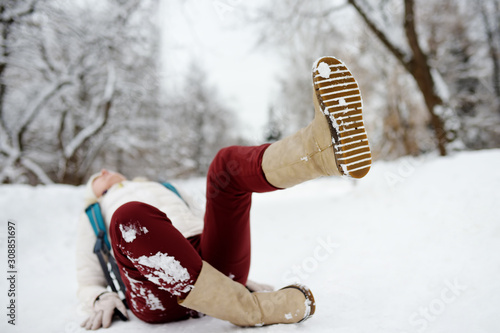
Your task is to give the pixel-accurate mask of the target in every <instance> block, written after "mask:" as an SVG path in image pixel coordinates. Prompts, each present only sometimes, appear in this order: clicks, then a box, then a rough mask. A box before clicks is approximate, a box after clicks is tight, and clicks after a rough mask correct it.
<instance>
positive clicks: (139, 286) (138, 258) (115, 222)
mask: <svg viewBox="0 0 500 333" xmlns="http://www.w3.org/2000/svg"><path fill="white" fill-rule="evenodd" d="M109 231H110V237H111V244H112V247H113V252H114V255H115V258H116V262H117V264H118V267H119V268H120V273H121V276H122V279H123V281H124V283H125V286H126V288H127V292H126V297H127V302H128V305H129V307H130V309H131V310H132V312H133V313H134V314H135V315H136V316H137V317H138V318H140V319H141V320H143V321H146V322H151V323H159V322H169V321H175V320H180V319H184V318H187V317H189V310H188V309H186V308H184V307H181V306H180V305H178V303H177V297H182V298H184V297H186V295H187V294H188V293H189V291H190V290H191V289H192V286H193V284H194V283H195V281H196V279H197V277H198V275H199V273H200V271H201V267H202V260H201V258H200V256H199V254H198V253H197V251H196V250H195V249H194V248H193V246H192V245H191V244H190V242H189V241H188V240H187V239H185V238H184V236H182V234H181V233H180V232H179V231H178V230H177V229H176V228H174V226H173V225H172V223H171V222H170V220H169V219H168V218H167V216H166V215H165V214H164V213H162V212H161V211H160V210H158V209H157V208H155V207H153V206H150V205H147V204H144V203H140V202H129V203H127V204H124V205H123V206H121V207H120V208H119V209H117V210H116V212H115V213H114V214H113V217H112V219H111V224H110V228H109Z"/></svg>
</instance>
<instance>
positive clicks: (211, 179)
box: [201, 144, 277, 284]
mask: <svg viewBox="0 0 500 333" xmlns="http://www.w3.org/2000/svg"><path fill="white" fill-rule="evenodd" d="M268 146H269V145H268V144H266V145H262V146H256V147H243V146H231V147H227V148H224V149H222V150H220V151H219V152H218V154H217V156H216V157H215V158H214V160H213V161H212V164H211V165H210V168H209V170H208V176H207V205H206V211H205V226H204V229H203V233H202V235H201V254H202V257H203V259H204V260H205V261H207V262H208V263H210V264H211V265H212V266H213V267H215V268H216V269H217V270H219V271H220V272H222V273H223V274H225V275H227V276H229V277H231V278H233V279H234V280H235V281H237V282H240V283H242V284H245V283H246V281H247V278H248V272H249V270H250V206H251V204H252V193H253V192H270V191H274V190H277V188H275V187H274V186H272V185H270V184H269V183H268V182H267V180H266V178H265V176H264V172H263V171H262V167H261V164H262V156H263V155H264V151H265V150H266V148H267V147H268Z"/></svg>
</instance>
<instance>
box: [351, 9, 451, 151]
mask: <svg viewBox="0 0 500 333" xmlns="http://www.w3.org/2000/svg"><path fill="white" fill-rule="evenodd" d="M348 1H349V3H350V4H351V5H352V6H353V7H354V9H356V11H357V12H358V14H359V15H360V16H361V17H362V19H363V20H364V21H365V23H366V24H367V26H368V27H369V29H370V30H371V31H372V32H373V33H374V34H375V36H376V37H377V38H378V39H379V40H380V42H382V44H383V45H384V46H385V47H386V48H387V49H388V51H389V52H390V53H392V55H393V56H394V57H395V58H396V59H397V60H398V61H399V62H400V63H401V64H402V65H403V67H404V68H405V69H406V71H407V72H408V73H409V74H410V75H411V76H412V77H413V78H414V80H415V82H416V83H417V86H418V88H419V90H420V92H421V94H422V96H423V98H424V101H425V105H426V107H427V110H428V111H429V113H430V115H431V124H432V127H433V129H434V134H435V137H436V141H437V147H438V150H439V153H440V155H441V156H445V155H446V154H447V152H446V143H447V132H446V129H445V127H444V122H443V119H441V116H440V115H438V114H437V112H436V111H437V110H436V109H437V106H440V105H443V101H442V99H441V98H440V97H439V95H438V94H437V92H436V90H435V82H434V79H433V77H432V74H431V68H430V66H429V64H428V59H427V55H426V54H425V53H424V52H423V50H422V48H421V47H420V44H419V42H418V35H417V32H416V29H415V14H414V1H413V0H405V20H404V30H405V34H406V38H407V42H408V45H409V47H410V49H411V51H412V54H411V56H410V57H408V56H407V55H406V54H405V53H404V52H403V51H402V50H401V49H399V48H398V47H397V46H395V45H394V44H393V43H392V42H391V41H390V40H389V38H388V37H387V35H386V34H385V33H384V32H383V31H382V30H380V29H379V28H378V27H377V26H376V24H375V23H374V21H373V20H372V19H371V18H370V17H369V16H368V14H367V13H366V12H365V10H364V9H363V8H361V7H360V6H359V4H358V2H357V1H356V0H348ZM408 58H409V60H407V59H408Z"/></svg>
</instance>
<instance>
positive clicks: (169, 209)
mask: <svg viewBox="0 0 500 333" xmlns="http://www.w3.org/2000/svg"><path fill="white" fill-rule="evenodd" d="M177 190H178V191H179V193H180V194H181V196H182V199H181V198H179V197H178V196H177V195H176V194H175V193H173V192H172V191H170V190H169V189H167V188H165V187H164V186H163V185H162V184H160V183H157V182H150V181H124V182H122V183H119V184H115V185H113V186H112V187H111V188H110V189H109V190H108V192H107V193H106V194H105V195H104V196H103V197H101V198H100V199H99V203H100V206H101V210H102V214H103V218H104V221H105V224H106V228H107V229H108V231H109V223H110V220H111V217H112V216H113V213H114V212H115V211H116V210H117V209H118V208H119V207H120V206H121V205H123V204H125V203H127V202H130V201H140V202H144V203H146V204H149V205H152V206H154V207H156V208H158V209H159V210H161V211H162V212H164V213H165V214H167V216H168V217H169V219H170V220H171V221H172V224H173V225H174V227H176V228H177V229H178V230H179V231H180V232H181V234H182V235H183V236H184V237H186V238H188V237H191V236H195V235H198V234H201V232H202V230H203V209H202V206H203V205H201V204H200V203H199V202H196V201H195V200H194V199H193V198H192V197H191V196H190V195H189V194H187V193H186V192H184V191H182V189H180V188H177ZM183 199H184V200H185V201H186V203H187V204H186V203H185V202H184V201H183ZM77 230H78V236H77V237H78V239H77V244H76V273H77V281H78V291H77V295H78V298H79V299H80V301H81V302H82V305H83V306H84V309H85V310H87V311H89V310H90V309H91V308H92V306H93V303H94V300H95V299H96V297H97V296H98V295H99V294H100V293H102V292H104V291H106V279H105V277H104V274H103V272H102V269H101V266H100V265H99V260H98V259H97V256H96V255H95V254H94V252H93V249H94V244H95V241H96V235H95V233H94V230H93V229H92V226H91V225H90V221H89V220H88V218H87V215H86V214H85V213H83V214H82V215H81V217H80V219H79V221H78V228H77ZM108 233H109V232H108Z"/></svg>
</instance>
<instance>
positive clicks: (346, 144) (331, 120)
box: [262, 57, 371, 188]
mask: <svg viewBox="0 0 500 333" xmlns="http://www.w3.org/2000/svg"><path fill="white" fill-rule="evenodd" d="M312 72H313V86H314V94H313V101H314V110H315V113H314V120H313V121H312V122H311V123H310V124H309V125H308V126H307V127H305V128H302V129H301V130H299V131H298V132H297V133H295V134H293V135H291V136H289V137H286V138H284V139H283V140H280V141H277V142H275V143H273V144H272V145H271V146H269V148H267V150H266V151H265V152H264V157H263V160H262V169H263V171H264V174H265V176H266V179H267V181H268V182H269V183H270V184H272V185H273V186H275V187H278V188H288V187H291V186H294V185H296V184H300V183H302V182H305V181H307V180H310V179H315V178H318V177H321V176H332V175H336V176H348V177H352V178H362V177H364V176H365V175H366V174H367V173H368V171H369V170H370V165H371V153H370V147H369V145H368V137H367V135H366V131H365V127H364V124H363V117H362V108H363V105H362V100H361V93H360V91H359V87H358V84H357V82H356V80H355V79H354V77H353V75H352V74H351V72H350V71H349V70H348V69H347V67H346V66H345V65H344V63H342V62H341V61H340V60H338V59H336V58H334V57H322V58H320V59H318V60H317V61H316V62H315V63H314V65H313V70H312Z"/></svg>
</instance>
